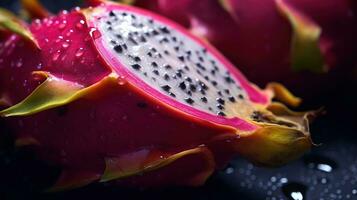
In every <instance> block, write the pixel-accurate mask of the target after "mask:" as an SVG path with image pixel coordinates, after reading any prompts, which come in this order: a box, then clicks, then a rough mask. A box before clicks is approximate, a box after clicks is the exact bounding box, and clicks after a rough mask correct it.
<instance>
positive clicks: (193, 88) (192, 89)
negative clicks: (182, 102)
mask: <svg viewBox="0 0 357 200" xmlns="http://www.w3.org/2000/svg"><path fill="white" fill-rule="evenodd" d="M190 90H191V91H192V92H195V91H196V86H195V85H193V84H190Z"/></svg>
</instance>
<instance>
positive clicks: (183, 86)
mask: <svg viewBox="0 0 357 200" xmlns="http://www.w3.org/2000/svg"><path fill="white" fill-rule="evenodd" d="M179 87H180V88H181V89H182V90H185V89H186V84H185V82H181V83H180V85H179Z"/></svg>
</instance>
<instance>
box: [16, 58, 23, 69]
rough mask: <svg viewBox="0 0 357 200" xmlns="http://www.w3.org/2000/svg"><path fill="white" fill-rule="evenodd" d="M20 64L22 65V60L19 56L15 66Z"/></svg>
mask: <svg viewBox="0 0 357 200" xmlns="http://www.w3.org/2000/svg"><path fill="white" fill-rule="evenodd" d="M22 65H23V62H22V59H21V58H20V59H19V60H18V61H17V63H16V67H22Z"/></svg>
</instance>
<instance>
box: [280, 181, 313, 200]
mask: <svg viewBox="0 0 357 200" xmlns="http://www.w3.org/2000/svg"><path fill="white" fill-rule="evenodd" d="M281 189H282V191H283V193H284V195H285V196H286V197H287V198H288V199H290V200H304V199H306V198H305V194H306V191H307V187H306V186H305V185H303V184H300V183H296V182H291V183H287V184H285V185H283V186H282V188H281Z"/></svg>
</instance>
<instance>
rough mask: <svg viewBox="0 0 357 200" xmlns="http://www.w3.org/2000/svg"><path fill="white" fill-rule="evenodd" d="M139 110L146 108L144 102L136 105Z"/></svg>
mask: <svg viewBox="0 0 357 200" xmlns="http://www.w3.org/2000/svg"><path fill="white" fill-rule="evenodd" d="M136 105H137V106H138V107H139V108H147V106H148V105H147V104H146V103H144V102H139V103H138V104H136Z"/></svg>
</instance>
